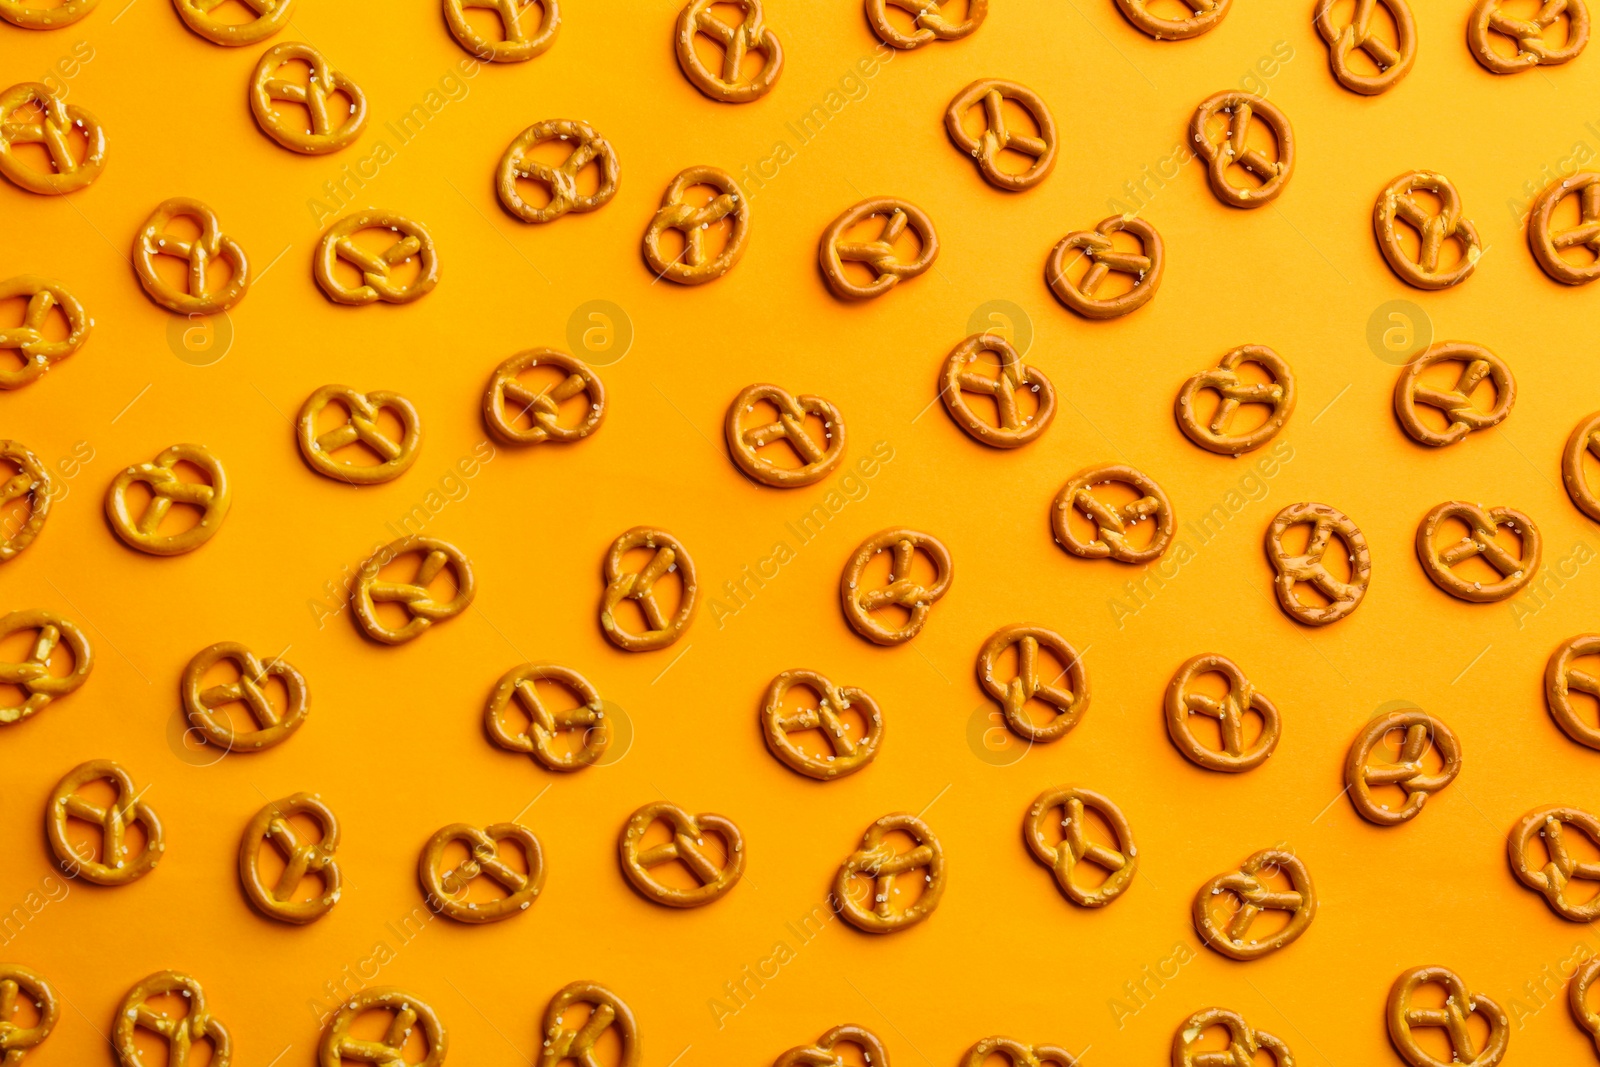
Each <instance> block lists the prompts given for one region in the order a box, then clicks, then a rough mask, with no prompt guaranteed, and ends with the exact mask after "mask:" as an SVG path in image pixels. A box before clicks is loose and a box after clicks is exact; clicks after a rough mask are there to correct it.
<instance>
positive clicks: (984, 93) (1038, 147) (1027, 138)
mask: <svg viewBox="0 0 1600 1067" xmlns="http://www.w3.org/2000/svg"><path fill="white" fill-rule="evenodd" d="M1007 100H1011V101H1014V102H1016V103H1017V104H1018V105H1019V106H1021V107H1022V108H1023V110H1025V111H1027V112H1028V114H1029V115H1031V116H1032V117H1033V122H1034V125H1035V126H1037V127H1038V129H1039V135H1038V136H1037V137H1035V136H1031V135H1029V134H1025V133H1020V132H1018V131H1016V130H1013V129H1012V128H1011V124H1010V123H1009V122H1007V121H1006V117H1005V110H1004V105H1005V102H1006V101H1007ZM979 103H981V104H982V105H983V120H984V124H983V133H982V134H980V135H979V136H977V137H974V136H973V135H972V134H971V133H969V132H967V127H966V123H965V119H966V115H967V111H968V110H969V109H970V108H972V107H973V105H975V104H979ZM944 128H945V130H946V132H948V133H949V134H950V139H951V140H952V141H954V142H955V144H956V147H957V148H959V149H961V150H962V151H963V152H965V153H967V155H969V156H971V157H972V159H973V162H975V163H976V164H977V165H978V172H979V173H980V174H982V175H983V179H984V181H986V182H988V183H989V184H990V185H992V186H994V187H995V188H996V189H1004V190H1006V191H1007V192H1021V191H1023V190H1025V189H1031V188H1033V187H1034V186H1035V185H1038V184H1039V183H1040V182H1042V181H1044V179H1045V178H1046V177H1047V176H1048V175H1049V173H1050V171H1051V169H1052V168H1053V167H1054V166H1055V165H1056V122H1055V118H1054V117H1053V116H1052V115H1051V114H1050V108H1049V107H1048V106H1046V105H1045V102H1044V99H1043V98H1042V97H1040V96H1039V94H1038V93H1035V92H1034V91H1033V90H1031V89H1029V88H1027V87H1026V86H1022V85H1018V84H1017V83H1016V82H1009V81H1002V80H1000V79H998V78H983V79H980V80H978V81H975V82H973V83H972V84H971V85H969V86H967V87H966V88H965V89H963V90H961V92H959V93H957V94H956V98H955V99H954V100H952V101H950V106H949V107H948V108H946V109H945V113H944ZM1008 150H1009V151H1012V152H1017V153H1020V154H1022V155H1025V156H1032V157H1033V162H1031V163H1030V164H1029V165H1028V169H1027V170H1024V171H1020V172H1015V173H1014V172H1012V171H1009V170H1002V169H1001V168H1000V164H999V159H1000V153H1002V152H1005V151H1008Z"/></svg>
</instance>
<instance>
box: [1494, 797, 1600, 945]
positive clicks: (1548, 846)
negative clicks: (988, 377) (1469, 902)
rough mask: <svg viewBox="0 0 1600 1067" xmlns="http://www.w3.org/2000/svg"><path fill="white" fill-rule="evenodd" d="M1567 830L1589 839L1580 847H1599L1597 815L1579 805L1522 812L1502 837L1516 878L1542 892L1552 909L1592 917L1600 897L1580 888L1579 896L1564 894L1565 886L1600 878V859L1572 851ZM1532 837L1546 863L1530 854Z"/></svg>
mask: <svg viewBox="0 0 1600 1067" xmlns="http://www.w3.org/2000/svg"><path fill="white" fill-rule="evenodd" d="M1571 830H1575V831H1577V832H1578V833H1579V834H1580V835H1582V836H1583V837H1585V838H1587V839H1588V840H1587V841H1586V843H1585V845H1584V851H1586V852H1587V851H1590V850H1592V849H1594V848H1596V847H1600V819H1597V818H1595V817H1594V816H1593V815H1591V814H1589V813H1588V812H1586V811H1582V810H1580V809H1578V808H1570V807H1559V806H1557V807H1547V808H1537V809H1535V810H1533V811H1530V812H1528V814H1526V815H1524V816H1523V817H1522V818H1521V819H1520V820H1519V821H1518V822H1517V824H1516V825H1515V826H1514V827H1512V828H1511V833H1510V834H1509V835H1508V836H1507V838H1506V855H1507V857H1508V858H1509V859H1510V861H1511V873H1512V874H1514V875H1516V877H1517V881H1519V882H1521V883H1522V884H1523V885H1525V886H1527V887H1528V888H1529V889H1532V890H1533V891H1534V892H1536V893H1539V894H1540V895H1542V896H1543V897H1544V899H1545V903H1547V904H1549V905H1550V910H1551V911H1553V912H1555V913H1556V914H1557V915H1559V916H1561V917H1562V918H1563V919H1568V920H1570V921H1572V922H1579V923H1587V922H1593V921H1594V920H1595V919H1596V918H1600V897H1595V896H1594V895H1593V894H1591V893H1585V892H1584V891H1582V890H1581V889H1580V890H1579V891H1578V893H1577V896H1578V897H1580V898H1582V899H1581V900H1580V901H1572V900H1568V899H1567V888H1568V887H1569V886H1571V885H1572V883H1573V882H1575V881H1583V882H1590V883H1595V882H1600V863H1596V862H1591V861H1585V860H1579V859H1577V858H1575V857H1574V856H1573V855H1572V851H1571V849H1570V848H1569V847H1568V845H1567V834H1568V832H1569V831H1571ZM1536 837H1537V838H1538V839H1539V842H1540V844H1541V845H1542V846H1543V848H1544V852H1545V856H1546V859H1545V862H1544V864H1543V865H1542V866H1537V867H1536V866H1534V864H1533V862H1532V861H1531V860H1530V858H1529V856H1528V849H1529V846H1530V845H1532V844H1533V843H1534V838H1536ZM1591 888H1592V887H1591Z"/></svg>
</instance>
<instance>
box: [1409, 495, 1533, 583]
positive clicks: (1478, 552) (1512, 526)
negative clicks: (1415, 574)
mask: <svg viewBox="0 0 1600 1067" xmlns="http://www.w3.org/2000/svg"><path fill="white" fill-rule="evenodd" d="M1449 520H1455V521H1457V522H1461V523H1464V524H1465V525H1466V527H1467V535H1466V536H1465V537H1463V538H1461V539H1460V540H1458V541H1456V542H1454V543H1453V544H1451V545H1448V546H1440V545H1438V544H1437V543H1436V538H1437V534H1438V530H1439V526H1440V525H1441V524H1443V523H1444V522H1446V521H1449ZM1502 529H1506V530H1510V531H1512V532H1513V533H1515V534H1516V535H1517V536H1518V537H1519V538H1520V539H1521V541H1522V548H1521V552H1522V555H1521V557H1520V558H1519V557H1517V556H1513V555H1512V554H1511V552H1510V550H1508V549H1507V548H1505V547H1504V546H1503V545H1501V544H1500V542H1499V541H1498V540H1497V539H1496V535H1497V534H1498V532H1499V531H1500V530H1502ZM1416 543H1417V558H1418V559H1419V560H1421V561H1422V570H1423V573H1425V574H1427V576H1428V577H1429V579H1431V580H1432V581H1433V584H1434V585H1436V586H1438V587H1439V588H1440V589H1443V590H1444V591H1445V592H1446V593H1449V594H1450V595H1451V596H1453V597H1457V598H1458V599H1461V600H1466V601H1470V602H1472V603H1475V604H1486V603H1491V602H1493V601H1497V600H1504V599H1506V598H1507V597H1509V596H1513V595H1515V594H1516V592H1517V591H1518V590H1519V589H1521V588H1522V587H1523V586H1525V585H1527V584H1528V583H1529V582H1530V581H1532V580H1533V576H1534V574H1535V573H1537V572H1538V570H1539V558H1540V554H1541V543H1542V542H1541V539H1540V537H1539V529H1538V527H1536V526H1534V524H1533V520H1532V519H1530V518H1528V516H1526V515H1524V514H1523V513H1522V512H1520V511H1517V510H1516V509H1514V508H1507V507H1497V508H1488V509H1485V508H1482V507H1479V506H1478V505H1476V504H1468V503H1466V502H1465V501H1461V500H1447V501H1445V502H1444V503H1443V504H1440V505H1438V506H1437V507H1435V508H1434V509H1433V510H1432V511H1430V512H1428V513H1427V514H1426V515H1424V516H1423V517H1422V522H1421V523H1420V524H1419V525H1418V526H1417V541H1416ZM1474 556H1481V557H1482V558H1483V560H1484V561H1485V562H1486V563H1488V564H1489V565H1490V566H1491V567H1493V568H1494V569H1495V570H1497V571H1499V572H1500V574H1501V575H1502V578H1501V580H1500V581H1498V582H1491V583H1489V584H1487V585H1486V584H1484V583H1483V582H1479V581H1468V580H1466V579H1464V578H1462V577H1460V576H1459V575H1457V574H1456V573H1455V572H1454V569H1453V568H1454V567H1455V566H1456V565H1457V564H1459V563H1462V562H1464V561H1466V560H1468V559H1471V558H1473V557H1474Z"/></svg>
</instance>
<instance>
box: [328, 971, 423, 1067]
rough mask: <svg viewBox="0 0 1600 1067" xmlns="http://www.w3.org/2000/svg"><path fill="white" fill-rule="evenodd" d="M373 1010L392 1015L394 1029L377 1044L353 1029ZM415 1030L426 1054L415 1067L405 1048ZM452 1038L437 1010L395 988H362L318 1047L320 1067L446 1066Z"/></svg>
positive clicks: (338, 1014)
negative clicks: (354, 1066) (362, 1066)
mask: <svg viewBox="0 0 1600 1067" xmlns="http://www.w3.org/2000/svg"><path fill="white" fill-rule="evenodd" d="M372 1011H381V1012H386V1013H388V1014H389V1016H390V1018H389V1025H388V1027H387V1029H386V1030H385V1031H384V1034H383V1036H382V1037H380V1038H378V1039H376V1040H372V1039H368V1038H356V1037H351V1036H350V1027H351V1026H352V1025H353V1024H354V1023H355V1021H356V1020H357V1019H359V1018H360V1017H361V1016H363V1015H365V1014H367V1013H368V1012H372ZM413 1030H420V1031H421V1033H422V1037H423V1042H424V1044H425V1046H426V1047H427V1050H428V1052H427V1055H426V1056H425V1057H423V1058H422V1059H421V1060H419V1061H417V1062H416V1063H412V1062H411V1061H410V1060H409V1059H408V1058H407V1056H406V1052H405V1050H406V1045H407V1043H408V1042H409V1040H410V1038H411V1034H412V1031H413ZM449 1047H450V1039H449V1035H448V1034H447V1033H446V1032H445V1029H444V1024H443V1023H441V1022H440V1021H439V1016H438V1015H437V1014H435V1012H434V1010H433V1008H431V1007H429V1006H428V1005H427V1004H426V1003H424V1002H423V1001H421V1000H418V999H417V998H416V997H414V996H412V995H411V994H409V993H407V992H405V991H403V990H401V989H397V988H395V987H394V986H379V987H377V988H374V989H363V990H362V991H361V992H359V993H357V994H356V995H355V996H353V997H351V998H350V999H349V1000H347V1001H345V1002H344V1004H342V1005H341V1006H340V1008H339V1010H338V1011H336V1012H334V1014H333V1018H332V1019H330V1020H329V1022H328V1028H327V1029H326V1030H324V1031H323V1033H322V1040H321V1041H320V1042H319V1043H318V1044H317V1062H318V1063H319V1064H320V1065H321V1067H344V1065H345V1064H346V1063H347V1062H348V1063H370V1064H376V1065H377V1067H402V1065H404V1067H442V1065H443V1064H444V1061H445V1054H446V1053H447V1052H448V1051H449Z"/></svg>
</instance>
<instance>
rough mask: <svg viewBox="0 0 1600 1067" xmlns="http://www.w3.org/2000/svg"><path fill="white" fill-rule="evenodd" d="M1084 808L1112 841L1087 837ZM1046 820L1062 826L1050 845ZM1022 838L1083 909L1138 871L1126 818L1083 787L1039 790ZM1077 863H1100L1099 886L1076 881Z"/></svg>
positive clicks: (1108, 896)
mask: <svg viewBox="0 0 1600 1067" xmlns="http://www.w3.org/2000/svg"><path fill="white" fill-rule="evenodd" d="M1086 810H1087V811H1090V812H1093V813H1094V814H1095V815H1097V816H1099V817H1100V818H1101V819H1102V820H1104V821H1105V823H1106V824H1107V825H1108V826H1109V827H1110V828H1111V836H1112V837H1113V838H1115V842H1114V845H1112V846H1107V845H1102V844H1100V843H1099V842H1098V841H1094V840H1092V839H1091V838H1090V837H1089V833H1088V827H1089V822H1088V820H1087V819H1086V818H1085V814H1084V813H1085V811H1086ZM1056 811H1059V812H1060V813H1061V816H1060V818H1059V819H1055V818H1052V817H1051V816H1052V813H1054V812H1056ZM1050 823H1056V824H1057V825H1058V826H1059V827H1060V829H1061V840H1060V841H1059V842H1054V843H1052V842H1051V840H1050V837H1049V836H1048V835H1047V834H1046V833H1045V827H1046V826H1047V825H1049V824H1050ZM1022 836H1023V839H1024V840H1025V841H1027V844H1028V851H1029V852H1031V853H1033V858H1034V859H1036V860H1038V861H1039V862H1040V863H1042V864H1044V865H1045V866H1046V867H1049V868H1050V871H1051V873H1053V874H1054V875H1055V878H1056V885H1057V886H1058V887H1060V889H1061V892H1062V893H1063V894H1065V895H1066V897H1067V899H1068V900H1070V901H1072V902H1073V903H1074V904H1078V905H1081V906H1082V907H1085V908H1103V907H1105V906H1106V905H1107V904H1109V903H1111V902H1112V901H1113V900H1116V899H1117V898H1118V897H1120V896H1121V895H1122V894H1123V893H1124V892H1126V891H1127V889H1128V886H1130V885H1132V884H1133V877H1134V875H1135V874H1136V873H1137V872H1138V869H1139V849H1138V847H1137V846H1136V845H1135V844H1134V841H1133V828H1132V827H1130V826H1129V825H1128V818H1127V816H1125V815H1123V814H1122V809H1121V808H1119V807H1117V806H1116V804H1114V803H1112V802H1111V800H1110V799H1109V798H1108V797H1105V796H1103V795H1101V794H1100V793H1095V792H1092V791H1090V790H1088V789H1079V788H1077V787H1074V786H1065V785H1063V786H1055V787H1053V788H1050V789H1046V790H1045V791H1044V792H1043V793H1040V794H1039V795H1038V796H1037V797H1035V798H1034V801H1033V803H1032V804H1031V805H1030V806H1029V807H1028V813H1027V814H1026V815H1025V816H1023V819H1022ZM1079 864H1088V865H1090V866H1094V867H1099V868H1100V869H1101V870H1103V871H1105V878H1104V879H1103V880H1102V881H1101V882H1100V884H1098V885H1093V886H1086V885H1082V884H1080V883H1079V882H1078V881H1077V880H1076V879H1075V878H1074V877H1073V874H1074V872H1076V871H1077V869H1078V865H1079ZM980 1062H981V1061H980Z"/></svg>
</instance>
